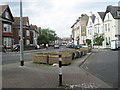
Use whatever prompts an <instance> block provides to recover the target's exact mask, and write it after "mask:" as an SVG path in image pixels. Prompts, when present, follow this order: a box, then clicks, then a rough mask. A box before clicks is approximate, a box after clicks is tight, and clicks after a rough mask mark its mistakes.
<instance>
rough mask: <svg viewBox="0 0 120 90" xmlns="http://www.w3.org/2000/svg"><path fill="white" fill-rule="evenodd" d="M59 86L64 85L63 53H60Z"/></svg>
mask: <svg viewBox="0 0 120 90" xmlns="http://www.w3.org/2000/svg"><path fill="white" fill-rule="evenodd" d="M59 86H62V55H59Z"/></svg>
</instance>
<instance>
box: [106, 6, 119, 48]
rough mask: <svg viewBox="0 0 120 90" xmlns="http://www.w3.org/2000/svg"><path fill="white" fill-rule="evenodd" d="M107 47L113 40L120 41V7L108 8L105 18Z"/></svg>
mask: <svg viewBox="0 0 120 90" xmlns="http://www.w3.org/2000/svg"><path fill="white" fill-rule="evenodd" d="M104 35H105V41H104V43H105V44H104V45H105V47H110V42H111V40H120V6H108V7H107V9H106V13H105V18H104Z"/></svg>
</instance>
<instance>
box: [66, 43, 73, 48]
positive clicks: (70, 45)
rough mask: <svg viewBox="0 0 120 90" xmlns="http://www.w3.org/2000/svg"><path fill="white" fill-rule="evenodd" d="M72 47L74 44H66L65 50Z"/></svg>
mask: <svg viewBox="0 0 120 90" xmlns="http://www.w3.org/2000/svg"><path fill="white" fill-rule="evenodd" d="M74 47H75V44H73V43H68V44H67V45H66V48H74Z"/></svg>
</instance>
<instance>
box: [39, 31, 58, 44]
mask: <svg viewBox="0 0 120 90" xmlns="http://www.w3.org/2000/svg"><path fill="white" fill-rule="evenodd" d="M56 39H57V34H56V33H55V31H54V30H50V29H42V30H41V33H40V35H39V36H38V39H37V40H38V44H49V43H50V42H53V41H55V40H56Z"/></svg>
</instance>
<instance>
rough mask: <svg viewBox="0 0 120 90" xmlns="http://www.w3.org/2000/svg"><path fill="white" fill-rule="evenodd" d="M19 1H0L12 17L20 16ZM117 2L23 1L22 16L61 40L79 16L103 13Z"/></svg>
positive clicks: (113, 0) (83, 0) (95, 0)
mask: <svg viewBox="0 0 120 90" xmlns="http://www.w3.org/2000/svg"><path fill="white" fill-rule="evenodd" d="M19 1H20V0H0V5H3V4H4V5H5V4H7V5H9V6H10V9H11V12H12V14H13V16H14V17H19V16H20V13H19V12H20V11H19V10H20V8H19V7H20V6H19ZM118 1H119V0H23V16H28V17H29V23H30V24H33V25H37V26H38V27H41V28H42V29H43V28H49V29H51V30H54V31H56V33H57V35H58V36H59V37H61V38H63V37H70V35H71V30H72V29H71V26H72V25H73V24H74V23H75V22H76V20H77V19H78V17H80V16H81V14H87V15H90V12H92V13H96V12H99V11H105V10H106V7H107V6H108V5H118Z"/></svg>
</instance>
